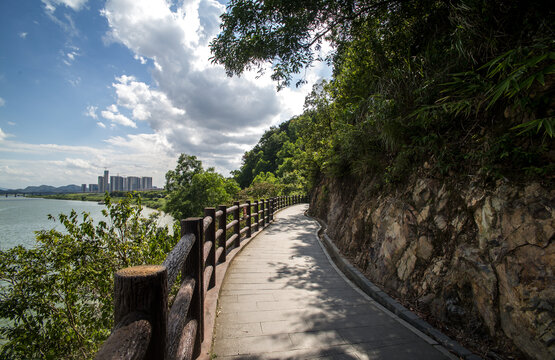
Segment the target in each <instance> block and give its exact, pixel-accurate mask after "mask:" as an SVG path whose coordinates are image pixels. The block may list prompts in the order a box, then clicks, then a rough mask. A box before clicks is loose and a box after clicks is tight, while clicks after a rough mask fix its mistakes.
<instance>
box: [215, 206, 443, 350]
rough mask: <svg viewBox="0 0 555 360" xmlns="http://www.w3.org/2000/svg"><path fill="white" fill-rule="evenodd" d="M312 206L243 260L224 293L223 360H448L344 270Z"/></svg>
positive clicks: (275, 227)
mask: <svg viewBox="0 0 555 360" xmlns="http://www.w3.org/2000/svg"><path fill="white" fill-rule="evenodd" d="M304 209H306V205H298V206H295V207H292V208H290V209H287V210H284V211H283V212H282V213H281V214H280V216H279V219H277V221H276V222H274V223H273V224H272V225H271V226H270V227H268V228H267V229H266V230H265V231H264V233H263V234H262V235H260V236H259V237H258V238H256V239H254V240H253V242H251V244H249V247H247V248H245V249H244V250H243V251H242V253H241V256H240V257H238V258H236V259H235V261H234V262H233V264H232V266H231V271H230V272H228V274H227V276H226V279H225V282H224V285H223V287H222V289H221V292H220V299H219V301H220V308H219V311H220V315H219V316H218V320H217V329H216V336H215V345H214V354H215V355H216V356H217V358H218V359H289V358H291V359H312V358H315V359H316V358H330V359H445V358H446V356H445V354H443V353H441V352H439V351H437V350H436V349H434V348H433V347H432V346H431V345H430V344H429V343H427V342H426V341H425V340H423V338H422V337H420V336H419V335H417V334H415V332H414V331H413V330H410V329H409V328H407V327H405V326H403V325H401V324H400V323H399V321H398V320H397V319H396V318H395V316H394V315H392V314H390V313H388V312H387V311H383V310H382V309H381V306H380V305H379V304H377V303H376V302H375V301H373V300H371V299H369V298H368V297H365V296H363V295H361V293H360V292H358V291H357V290H355V288H354V287H353V286H351V285H350V284H349V283H348V282H346V281H345V278H344V277H343V276H342V275H341V274H339V273H338V271H336V269H335V268H334V266H333V265H332V264H331V262H330V260H329V258H328V256H327V255H326V253H325V252H324V251H323V248H322V246H321V245H320V243H319V240H318V238H317V232H318V229H319V225H318V223H317V222H316V221H314V220H312V219H310V218H308V217H306V216H304V215H303V211H302V210H304Z"/></svg>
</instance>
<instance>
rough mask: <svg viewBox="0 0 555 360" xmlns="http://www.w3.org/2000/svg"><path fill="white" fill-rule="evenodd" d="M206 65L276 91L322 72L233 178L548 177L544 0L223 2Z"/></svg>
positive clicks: (551, 58)
mask: <svg viewBox="0 0 555 360" xmlns="http://www.w3.org/2000/svg"><path fill="white" fill-rule="evenodd" d="M222 18H223V27H222V32H221V34H220V35H219V36H218V37H217V38H216V39H215V40H214V41H213V42H212V50H213V53H214V58H213V61H215V62H219V63H222V64H223V65H225V67H226V69H227V70H228V73H229V74H230V75H233V74H241V72H242V71H244V70H245V69H247V68H252V67H255V68H256V67H263V66H264V65H265V64H267V63H270V64H271V67H272V71H273V74H272V77H273V78H274V79H275V80H276V81H277V85H278V87H279V86H285V85H288V84H289V83H290V82H291V80H292V79H293V75H294V74H295V73H298V72H300V71H301V70H302V69H303V68H305V67H307V66H310V65H311V64H312V62H313V61H315V60H317V56H318V54H317V53H316V50H317V49H318V46H319V44H321V43H322V42H323V41H327V42H329V43H330V44H332V45H333V48H334V52H333V54H332V55H331V56H329V57H328V58H327V59H324V60H325V61H328V62H329V63H330V64H331V65H332V66H333V78H332V79H331V80H330V81H322V82H320V83H318V84H317V85H315V86H314V88H313V91H312V93H311V94H310V95H309V96H308V97H307V99H306V102H305V111H304V113H303V114H302V115H300V116H298V117H296V118H293V119H291V120H290V121H289V122H287V123H284V124H282V125H280V126H279V127H276V128H273V129H271V130H269V131H268V132H267V133H266V134H264V136H263V137H262V138H261V140H260V142H259V144H258V145H257V146H256V147H255V148H254V149H253V150H251V151H249V152H247V153H246V154H245V156H244V158H243V166H242V167H241V169H240V170H239V171H238V172H236V174H235V175H236V179H237V180H238V182H239V184H240V185H241V186H242V187H246V186H249V185H250V184H252V183H253V180H254V178H255V177H256V176H257V175H258V174H262V173H264V174H267V172H271V173H272V174H273V175H275V176H276V178H278V179H279V181H280V182H281V183H283V184H299V182H300V183H303V184H304V185H305V186H306V187H307V188H311V187H313V186H314V185H315V184H316V183H317V180H318V179H320V178H321V177H322V176H329V177H336V178H340V177H351V178H358V179H361V178H367V177H375V178H376V181H377V186H378V187H380V186H382V185H386V184H391V183H393V184H394V183H397V182H399V181H402V180H404V179H405V178H406V177H407V174H409V173H410V172H411V171H412V170H413V169H416V168H417V167H418V168H421V169H426V171H427V172H429V173H431V174H436V175H438V176H447V175H449V176H451V175H453V174H455V173H456V174H458V175H460V176H465V175H476V176H479V177H480V179H481V180H483V181H485V182H486V183H487V182H491V181H493V180H496V179H499V178H509V179H529V178H539V179H542V180H544V181H551V180H552V176H553V169H554V165H553V156H554V155H553V140H552V137H553V132H554V130H553V129H554V126H555V124H554V113H553V108H554V106H553V105H554V102H555V100H554V99H555V96H554V95H555V94H554V90H555V88H554V86H553V78H554V73H555V47H554V42H555V40H554V39H555V37H554V36H553V35H554V34H553V27H552V24H553V23H554V20H555V17H554V12H553V6H552V5H547V3H545V2H542V1H526V2H523V1H500V0H496V1H477V0H465V1H450V2H444V1H323V0H322V1H298V2H294V3H291V2H288V1H272V2H256V1H231V2H230V4H229V6H228V10H227V13H226V14H224V15H223V17H222Z"/></svg>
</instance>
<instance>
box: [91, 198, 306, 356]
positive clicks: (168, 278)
mask: <svg viewBox="0 0 555 360" xmlns="http://www.w3.org/2000/svg"><path fill="white" fill-rule="evenodd" d="M307 199H308V198H307V197H306V196H299V195H294V196H291V195H290V196H280V197H275V198H270V199H262V200H255V201H254V202H251V201H250V200H249V201H247V202H246V203H244V204H240V203H239V202H235V203H234V204H233V205H232V206H224V205H221V206H219V207H218V210H217V211H216V209H215V208H205V209H204V217H202V218H201V217H198V218H188V219H185V220H182V221H181V238H180V240H179V242H178V243H177V244H176V245H175V246H174V248H173V249H172V250H171V251H170V252H169V253H168V255H167V257H166V259H165V260H164V262H163V263H162V265H141V266H134V267H130V268H126V269H122V270H119V271H118V272H116V274H115V275H114V323H115V324H116V325H115V326H114V329H113V331H112V334H111V335H110V337H109V338H108V339H107V340H106V341H105V342H104V344H103V345H102V347H101V348H100V350H99V351H98V353H97V354H96V357H95V358H96V359H131V358H133V359H193V358H196V357H198V355H199V354H200V348H201V344H202V342H203V340H204V339H203V337H204V326H205V324H204V297H205V293H206V291H208V290H209V289H211V288H212V287H214V286H215V284H216V267H217V266H218V264H221V263H224V262H226V254H227V253H228V252H229V251H230V250H231V249H234V248H238V247H240V246H241V239H242V238H243V237H244V238H249V237H251V236H252V235H253V233H254V232H256V231H260V230H262V229H264V228H265V227H266V226H268V225H269V224H271V223H272V222H273V220H274V214H275V213H276V212H277V211H279V210H281V209H283V208H284V207H286V206H289V205H294V204H297V203H300V202H303V201H305V200H307ZM243 209H244V210H243ZM243 211H245V215H244V216H243V217H241V214H242V213H243ZM230 214H233V220H230V221H229V222H228V219H227V218H228V215H230ZM242 221H244V224H245V226H244V227H243V228H241V224H242ZM180 273H181V283H180V284H179V290H178V292H177V295H176V296H175V298H174V300H173V304H172V306H171V308H169V309H168V294H169V291H170V289H172V288H173V287H174V285H175V286H177V285H176V284H175V281H176V279H177V278H178V275H179V274H180Z"/></svg>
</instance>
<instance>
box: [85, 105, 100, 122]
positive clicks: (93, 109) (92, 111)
mask: <svg viewBox="0 0 555 360" xmlns="http://www.w3.org/2000/svg"><path fill="white" fill-rule="evenodd" d="M96 110H98V107H96V106H92V105H89V106H87V109H86V110H85V116H88V117H91V118H93V119H98V115H97V114H96Z"/></svg>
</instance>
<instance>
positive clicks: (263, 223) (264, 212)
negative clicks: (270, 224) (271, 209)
mask: <svg viewBox="0 0 555 360" xmlns="http://www.w3.org/2000/svg"><path fill="white" fill-rule="evenodd" d="M265 201H266V200H264V199H262V202H261V203H260V210H262V219H261V220H262V228H263V229H264V226H266V207H265V206H264V202H265Z"/></svg>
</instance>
